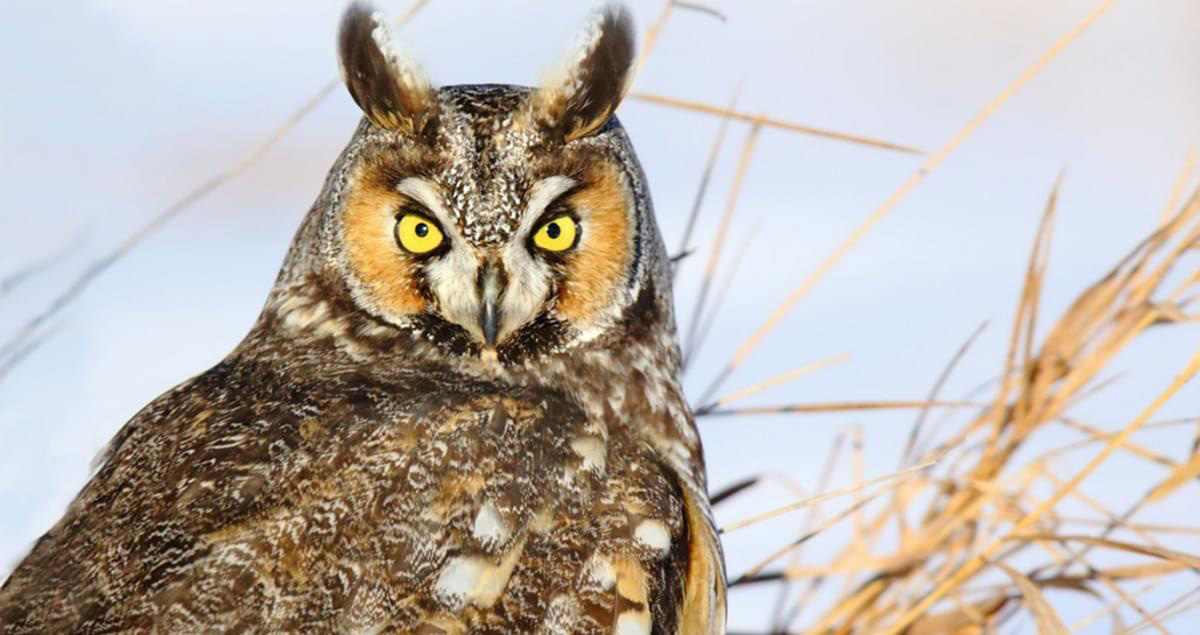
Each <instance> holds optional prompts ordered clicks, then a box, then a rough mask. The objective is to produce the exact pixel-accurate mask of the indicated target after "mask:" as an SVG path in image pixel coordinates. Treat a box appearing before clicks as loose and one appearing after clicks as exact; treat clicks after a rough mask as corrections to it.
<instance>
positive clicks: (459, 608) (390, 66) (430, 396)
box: [0, 6, 725, 634]
mask: <svg viewBox="0 0 1200 635" xmlns="http://www.w3.org/2000/svg"><path fill="white" fill-rule="evenodd" d="M633 39H634V37H633V31H632V26H631V23H630V19H629V16H628V13H627V12H626V11H625V10H624V9H621V8H611V7H610V8H607V9H604V10H602V11H599V12H597V13H596V14H595V15H594V16H593V18H592V19H591V20H590V21H589V22H588V24H587V26H586V28H585V29H584V30H583V32H582V34H581V37H580V40H579V43H578V46H577V49H575V50H574V51H573V52H572V53H571V54H570V55H568V56H567V57H565V58H564V60H563V61H562V62H561V63H560V65H559V67H558V68H556V69H555V70H554V72H553V73H552V74H550V75H548V76H547V79H546V80H545V81H543V82H542V83H541V84H540V85H539V86H538V87H536V88H525V87H519V86H505V85H464V86H447V87H442V88H435V87H433V86H432V85H431V84H430V83H429V82H428V80H426V79H425V76H424V75H423V73H422V72H421V71H420V69H419V68H418V67H417V66H416V65H414V64H413V63H412V61H411V60H410V59H409V58H407V57H405V56H404V55H401V54H400V53H399V52H398V51H397V49H396V48H395V47H394V45H393V43H392V41H391V39H390V34H389V31H388V29H387V28H386V22H385V21H384V20H383V19H382V18H381V17H379V16H378V15H376V14H373V13H372V12H371V11H369V10H368V9H366V8H364V7H361V6H352V7H351V8H350V9H348V10H347V12H346V14H345V16H344V18H343V20H342V24H341V29H340V33H339V39H338V53H339V61H340V64H341V69H342V76H343V79H344V81H345V83H346V85H347V87H348V88H349V92H350V94H351V96H352V97H353V98H354V101H355V102H356V103H357V104H358V105H359V107H360V108H361V109H362V111H363V113H364V114H365V117H364V118H363V119H362V121H361V122H360V124H359V125H358V128H357V129H356V130H355V132H354V135H353V137H352V138H351V139H350V142H349V144H348V146H347V147H346V149H345V150H344V151H343V152H342V154H341V156H340V157H339V158H338V160H337V162H336V163H335V164H334V166H333V168H332V170H331V171H330V172H329V176H328V178H327V180H326V181H325V184H324V187H323V188H322V190H321V192H320V194H319V197H318V198H317V201H316V203H315V204H314V205H313V207H312V209H311V211H310V212H309V213H308V215H307V217H306V218H305V219H304V221H303V223H302V225H301V227H300V229H299V231H298V232H297V234H296V237H295V240H294V242H293V243H292V246H291V249H290V251H289V252H288V254H287V257H286V259H285V262H284V264H283V268H282V271H281V272H280V274H279V277H278V279H277V281H276V284H275V287H274V289H273V290H272V292H271V294H270V296H269V298H268V299H267V302H266V306H265V308H264V310H263V312H262V314H261V316H260V317H259V319H258V321H257V322H256V323H255V325H254V327H253V328H252V329H251V331H250V333H249V334H248V335H247V336H246V337H245V339H244V340H243V341H242V342H241V343H240V344H239V345H238V346H237V348H236V349H235V350H234V351H233V352H232V353H230V354H229V355H228V356H227V357H226V358H225V359H224V360H223V361H222V362H220V363H219V364H217V365H216V366H215V367H214V368H212V369H211V370H209V371H207V372H205V373H203V374H201V375H199V376H197V377H195V378H194V379H191V380H189V381H187V382H185V383H183V384H182V385H180V386H178V387H176V388H174V389H173V390H171V391H169V392H168V393H166V394H165V395H163V396H161V397H159V398H158V399H156V400H155V401H153V402H152V403H150V404H149V405H148V406H146V407H145V408H144V409H143V410H142V411H141V412H139V413H138V414H137V415H136V416H134V417H133V419H132V420H131V421H129V423H127V424H126V425H125V426H124V427H123V428H122V429H121V430H120V432H119V433H118V434H117V435H116V437H115V438H114V439H113V440H112V442H111V444H110V446H109V448H108V449H107V450H106V453H105V454H104V456H103V457H102V462H101V464H100V467H99V469H98V470H97V472H96V474H95V476H94V477H93V478H92V479H91V481H90V482H88V483H87V485H86V486H85V487H84V489H83V490H82V492H80V494H79V496H78V497H77V499H76V500H75V501H74V502H73V503H72V504H71V506H70V508H69V509H68V510H67V512H66V514H65V515H64V517H63V518H62V519H61V520H60V521H59V522H58V523H57V524H56V525H55V526H54V527H53V528H51V529H50V530H49V531H48V532H47V533H46V534H45V535H44V536H43V537H42V538H41V539H39V540H38V541H37V543H36V545H35V546H34V547H33V549H32V552H31V553H30V554H29V555H28V556H27V557H26V558H25V559H24V561H23V562H21V563H20V564H19V565H18V566H17V568H16V570H15V571H14V572H13V573H12V575H11V577H10V578H9V579H8V581H7V582H5V584H4V586H3V588H2V589H0V624H3V631H4V632H5V633H34V632H48V633H68V632H72V633H74V632H78V633H101V632H104V633H108V632H115V631H122V632H128V631H132V632H180V633H199V632H213V631H235V632H364V633H367V632H369V633H381V632H383V633H394V632H415V633H468V632H470V633H476V632H480V633H501V632H548V633H560V632H562V633H566V632H577V633H620V634H635V633H651V632H653V633H720V632H723V631H724V628H725V626H724V622H725V578H724V567H723V564H722V555H721V550H720V545H719V542H718V539H717V535H716V531H715V529H714V525H713V522H712V518H711V514H710V511H709V505H708V497H707V493H706V484H705V474H704V462H703V457H702V454H701V448H700V441H699V438H698V436H697V433H696V429H695V426H694V422H693V419H692V415H691V412H690V410H689V408H688V406H687V403H686V401H685V400H684V397H683V394H682V392H681V390H680V386H679V379H678V370H679V363H680V356H679V349H678V345H677V341H676V334H675V325H674V317H673V314H672V308H671V288H670V280H671V278H670V276H669V267H670V262H669V258H668V257H667V254H666V253H665V250H664V248H663V245H662V239H661V237H660V235H659V232H658V229H657V227H656V225H655V220H654V216H653V210H652V208H651V203H650V198H649V194H648V192H647V188H646V183H645V178H644V175H643V173H642V170H641V167H640V166H639V165H638V161H637V159H636V157H635V156H634V152H633V148H632V146H631V145H630V142H629V139H628V138H627V137H626V134H625V132H624V130H623V129H622V128H621V125H620V124H619V123H618V122H617V120H616V118H615V117H614V116H613V111H614V110H615V109H616V107H617V105H618V103H619V102H620V100H621V98H622V96H623V95H624V92H625V89H626V87H627V85H628V83H629V81H630V78H631V75H632V66H633V61H634V57H633V49H634V46H633Z"/></svg>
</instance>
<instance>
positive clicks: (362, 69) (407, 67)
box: [338, 3, 437, 135]
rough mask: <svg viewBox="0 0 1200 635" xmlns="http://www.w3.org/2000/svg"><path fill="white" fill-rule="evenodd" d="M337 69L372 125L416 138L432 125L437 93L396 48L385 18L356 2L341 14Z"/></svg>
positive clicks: (420, 72) (413, 63)
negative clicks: (338, 68)
mask: <svg viewBox="0 0 1200 635" xmlns="http://www.w3.org/2000/svg"><path fill="white" fill-rule="evenodd" d="M338 65H339V66H340V67H341V71H342V81H344V82H345V83H346V88H348V89H349V90H350V96H351V97H353V98H354V101H355V102H356V103H357V104H358V107H359V108H361V109H362V111H363V113H364V114H365V115H366V116H367V118H368V119H370V120H371V121H373V122H375V124H376V125H379V126H381V127H383V128H389V129H394V130H399V131H401V132H404V133H406V134H411V135H420V134H422V133H424V132H425V131H426V129H427V128H428V127H429V125H430V124H431V123H433V120H434V118H435V117H434V115H435V114H436V112H437V109H436V103H437V94H436V91H435V90H434V89H433V87H432V86H431V85H430V83H429V79H428V77H427V76H426V75H425V72H424V71H423V70H422V69H421V67H420V66H418V65H417V64H416V63H415V62H413V61H412V60H411V59H409V58H408V57H407V56H405V55H403V54H401V53H400V51H399V50H398V49H397V47H396V44H395V43H394V42H393V40H392V34H391V30H390V29H389V28H388V25H387V19H386V18H385V17H384V16H383V15H382V14H380V13H377V12H375V11H374V10H372V9H371V7H369V6H368V5H365V4H360V3H354V4H352V5H350V7H349V8H348V9H346V13H345V15H343V16H342V25H341V28H340V29H339V31H338Z"/></svg>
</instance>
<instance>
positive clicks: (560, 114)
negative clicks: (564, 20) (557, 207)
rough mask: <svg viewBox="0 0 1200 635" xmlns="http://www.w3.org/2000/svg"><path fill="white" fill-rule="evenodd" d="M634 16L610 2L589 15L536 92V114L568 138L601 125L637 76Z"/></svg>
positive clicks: (545, 123)
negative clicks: (571, 45)
mask: <svg viewBox="0 0 1200 635" xmlns="http://www.w3.org/2000/svg"><path fill="white" fill-rule="evenodd" d="M633 54H634V34H633V19H632V18H631V17H630V15H629V10H628V9H626V8H625V7H623V6H621V5H616V4H613V5H608V6H606V7H604V8H602V9H600V10H599V11H597V12H596V13H594V14H593V15H592V16H591V18H590V19H589V20H588V23H587V26H586V27H585V28H584V29H583V32H582V33H581V34H580V37H579V42H578V44H577V45H576V47H575V48H574V50H573V51H572V52H571V53H570V54H569V55H567V56H565V57H564V59H563V61H562V62H561V63H560V65H559V66H558V67H557V69H556V70H555V71H554V72H553V73H552V74H550V75H549V76H548V78H547V79H546V80H545V81H543V82H542V84H541V86H539V87H538V88H537V89H536V90H535V91H534V93H533V97H532V106H533V112H534V117H535V118H536V120H537V121H538V123H539V124H541V125H542V126H544V127H546V128H548V129H550V130H552V131H555V132H557V133H558V134H561V135H562V140H563V141H564V142H567V141H572V140H574V139H578V138H580V137H585V136H587V135H589V134H592V133H593V132H596V131H597V130H599V129H600V128H601V127H602V126H603V125H604V124H605V122H607V121H608V118H609V117H611V116H612V114H613V111H615V110H616V109H617V106H618V105H620V103H621V99H622V98H623V97H624V96H625V91H626V90H628V89H629V83H630V80H632V79H633V62H634V55H633Z"/></svg>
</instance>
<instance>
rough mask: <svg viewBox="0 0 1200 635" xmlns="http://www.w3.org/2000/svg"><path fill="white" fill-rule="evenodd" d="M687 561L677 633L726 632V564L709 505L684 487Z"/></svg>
mask: <svg viewBox="0 0 1200 635" xmlns="http://www.w3.org/2000/svg"><path fill="white" fill-rule="evenodd" d="M683 491H684V511H685V517H686V518H687V525H688V558H687V569H686V574H685V575H686V580H687V582H686V583H685V584H684V594H683V603H682V605H681V607H680V611H679V632H680V633H688V634H691V633H724V632H725V564H724V556H723V553H722V551H721V543H720V540H719V539H718V537H717V531H716V527H715V526H714V524H713V521H712V514H711V513H709V510H708V505H707V504H705V503H703V502H701V500H700V499H699V498H698V496H697V495H696V494H693V493H692V492H691V490H689V489H687V488H684V490H683Z"/></svg>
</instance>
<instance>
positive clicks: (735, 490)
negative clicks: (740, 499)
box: [708, 476, 760, 507]
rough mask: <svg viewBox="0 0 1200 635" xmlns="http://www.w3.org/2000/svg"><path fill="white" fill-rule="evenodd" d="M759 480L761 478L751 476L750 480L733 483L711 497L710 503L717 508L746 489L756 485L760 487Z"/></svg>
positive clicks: (709, 498) (745, 479)
mask: <svg viewBox="0 0 1200 635" xmlns="http://www.w3.org/2000/svg"><path fill="white" fill-rule="evenodd" d="M759 478H760V477H758V476H751V477H748V478H744V479H742V480H740V481H735V482H734V483H732V484H730V485H726V486H725V487H724V488H722V489H719V490H717V492H716V493H715V494H712V495H710V496H709V497H708V502H709V504H710V505H712V506H713V507H716V506H717V505H718V504H720V503H721V502H722V501H724V500H725V499H727V498H730V497H732V496H736V495H737V494H739V493H741V492H743V491H745V490H746V489H748V488H751V487H754V486H755V485H758V481H759Z"/></svg>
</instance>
